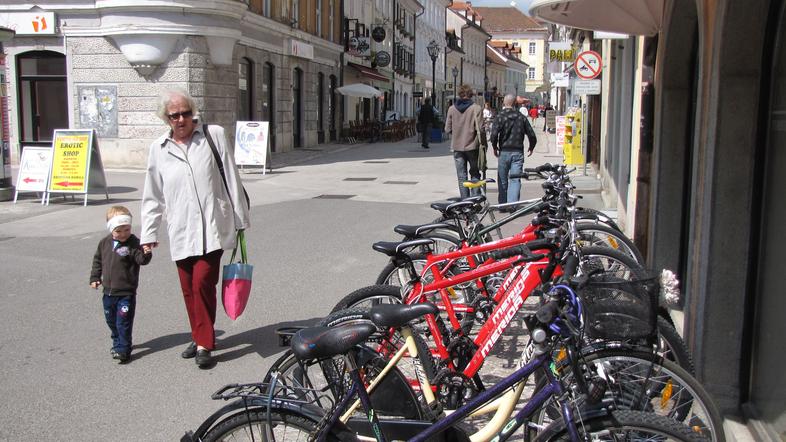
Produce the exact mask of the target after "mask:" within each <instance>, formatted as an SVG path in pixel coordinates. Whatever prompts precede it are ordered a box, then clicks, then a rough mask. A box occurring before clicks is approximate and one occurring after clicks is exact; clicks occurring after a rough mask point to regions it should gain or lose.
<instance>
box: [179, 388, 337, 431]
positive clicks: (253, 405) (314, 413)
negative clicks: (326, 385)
mask: <svg viewBox="0 0 786 442" xmlns="http://www.w3.org/2000/svg"><path fill="white" fill-rule="evenodd" d="M267 407H268V401H267V399H266V398H249V399H247V400H246V401H243V400H242V399H237V400H235V401H232V402H230V403H228V404H226V405H224V406H223V407H221V408H219V409H218V410H217V411H216V412H215V413H213V414H212V415H210V417H208V418H207V419H206V420H205V421H204V422H202V424H201V425H200V426H199V428H197V429H196V431H194V432H193V433H191V439H190V440H192V441H194V442H196V441H201V440H203V439H202V438H204V437H205V435H206V434H207V432H208V431H209V430H210V429H211V428H213V427H214V426H215V425H217V424H218V423H220V422H222V421H224V420H227V419H230V418H232V417H233V416H235V415H237V414H240V413H245V412H246V409H248V411H259V410H266V409H267ZM276 410H283V411H290V412H293V413H297V414H302V415H304V416H306V417H308V418H309V419H311V420H313V421H314V422H319V421H320V420H321V419H322V417H323V416H324V415H325V410H323V409H321V408H319V407H317V406H314V405H311V404H297V403H291V402H288V401H286V400H276V399H273V407H272V411H274V412H275V411H276ZM333 429H334V431H335V432H336V433H344V432H345V431H346V432H350V430H349V428H347V427H346V425H344V424H343V423H341V422H340V421H339V422H337V423H336V425H334V426H333Z"/></svg>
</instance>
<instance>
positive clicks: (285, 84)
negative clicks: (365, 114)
mask: <svg viewBox="0 0 786 442" xmlns="http://www.w3.org/2000/svg"><path fill="white" fill-rule="evenodd" d="M48 4H52V6H51V7H50V6H47V5H48ZM306 5H309V6H310V7H306ZM339 5H340V1H339V0H311V1H310V2H305V1H299V0H264V1H263V0H251V1H248V2H243V1H234V0H219V1H204V0H194V1H191V2H175V1H169V0H158V1H147V0H137V1H133V2H132V1H124V0H118V1H112V2H95V1H89V0H73V1H68V2H59V3H52V2H43V3H41V2H39V3H29V2H26V1H19V0H6V1H4V2H3V5H2V6H0V26H6V27H11V28H17V29H18V30H19V31H21V32H19V31H18V32H17V34H16V37H15V38H13V39H12V40H10V41H8V42H6V43H5V45H4V50H5V54H6V56H7V66H8V72H7V73H8V98H9V100H8V102H9V114H10V142H11V150H12V159H13V161H14V162H18V158H19V154H20V152H21V148H22V146H24V145H31V146H35V145H44V146H46V145H51V139H52V134H53V130H54V129H57V128H91V129H95V130H96V133H97V135H98V140H99V144H100V147H101V154H102V157H103V160H104V163H105V165H107V166H112V167H118V166H120V167H122V166H131V167H142V166H144V165H145V164H146V161H147V148H148V146H149V144H150V143H151V141H152V140H153V139H155V138H157V137H158V136H160V135H161V134H162V133H163V132H164V130H165V125H164V123H163V122H161V121H160V120H159V119H158V118H157V117H156V116H155V108H156V101H157V100H156V98H157V97H158V96H159V95H160V94H161V92H163V90H164V89H165V88H166V87H169V86H178V87H181V88H184V89H186V90H187V91H189V93H190V94H191V95H193V96H194V98H195V99H196V101H197V103H198V105H199V107H200V109H201V110H202V121H205V122H209V123H214V124H220V125H222V126H224V127H225V129H226V130H227V131H228V133H230V134H234V132H235V122H236V121H239V120H240V121H242V120H260V121H270V123H271V129H272V130H271V137H270V140H271V148H272V149H273V150H274V151H285V150H290V149H293V148H298V147H308V146H313V145H316V144H318V143H320V142H326V141H329V140H331V139H335V138H336V137H337V132H338V130H339V129H340V127H339V124H340V121H341V120H340V117H339V116H338V115H337V107H336V94H335V93H334V89H335V88H336V87H337V85H338V84H339V76H340V72H341V66H340V62H339V60H340V59H341V58H340V56H341V54H342V52H343V47H342V46H341V45H339V42H340V41H341V19H342V17H341V11H340V7H339ZM31 20H37V23H38V26H36V27H31V26H27V24H28V23H30V21H31Z"/></svg>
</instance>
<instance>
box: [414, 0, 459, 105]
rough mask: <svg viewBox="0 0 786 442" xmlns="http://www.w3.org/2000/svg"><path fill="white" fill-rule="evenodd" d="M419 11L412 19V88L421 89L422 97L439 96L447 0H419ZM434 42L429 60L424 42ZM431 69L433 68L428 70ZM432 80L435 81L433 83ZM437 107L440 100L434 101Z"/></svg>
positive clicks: (443, 87) (443, 56)
mask: <svg viewBox="0 0 786 442" xmlns="http://www.w3.org/2000/svg"><path fill="white" fill-rule="evenodd" d="M421 4H422V5H423V14H422V15H419V16H417V17H416V20H415V90H416V91H419V92H421V93H422V95H423V98H427V97H430V96H431V94H432V92H433V93H434V95H435V96H436V97H442V96H443V94H444V92H445V85H446V81H445V78H446V76H445V72H446V71H445V54H446V51H447V42H446V40H445V13H446V8H447V7H448V5H449V4H450V1H449V0H421ZM431 42H434V43H436V45H437V47H438V49H439V51H438V54H437V58H436V60H435V61H434V62H433V63H432V60H431V57H430V56H429V53H428V45H429V44H430V43H431ZM432 69H433V71H432ZM435 82H436V83H435ZM434 104H435V105H437V107H440V100H439V99H437V103H434Z"/></svg>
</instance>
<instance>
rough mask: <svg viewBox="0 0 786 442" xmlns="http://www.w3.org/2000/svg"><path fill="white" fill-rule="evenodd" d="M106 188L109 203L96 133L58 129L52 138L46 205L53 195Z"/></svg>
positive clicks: (85, 203)
mask: <svg viewBox="0 0 786 442" xmlns="http://www.w3.org/2000/svg"><path fill="white" fill-rule="evenodd" d="M95 189H103V190H104V193H105V194H106V199H107V200H109V191H108V189H107V186H106V175H104V165H103V163H102V161H101V153H100V152H99V150H98V142H97V141H96V139H95V137H94V133H93V131H92V130H82V129H56V130H55V134H54V137H53V139H52V167H51V169H50V172H49V184H48V186H47V195H46V204H47V205H49V197H50V195H51V194H52V193H83V194H84V195H85V198H84V204H83V205H85V206H87V194H88V192H89V191H90V190H95Z"/></svg>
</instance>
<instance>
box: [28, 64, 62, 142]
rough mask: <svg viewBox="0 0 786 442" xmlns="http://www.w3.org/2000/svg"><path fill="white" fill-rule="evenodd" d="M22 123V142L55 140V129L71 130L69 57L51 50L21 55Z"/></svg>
mask: <svg viewBox="0 0 786 442" xmlns="http://www.w3.org/2000/svg"><path fill="white" fill-rule="evenodd" d="M16 72H17V75H18V76H19V81H18V84H19V122H20V128H19V129H20V132H21V134H20V135H21V140H22V142H45V141H49V142H51V141H52V135H53V133H54V130H55V129H68V92H67V90H66V58H65V56H64V55H63V54H60V53H57V52H51V51H32V52H25V53H24V54H20V55H19V56H18V57H17V69H16Z"/></svg>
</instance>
